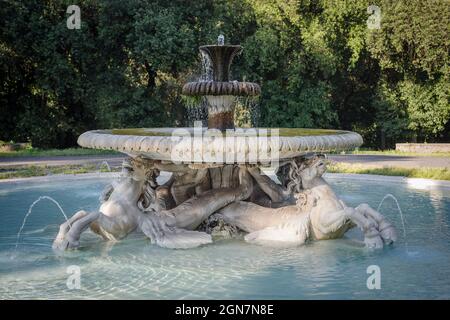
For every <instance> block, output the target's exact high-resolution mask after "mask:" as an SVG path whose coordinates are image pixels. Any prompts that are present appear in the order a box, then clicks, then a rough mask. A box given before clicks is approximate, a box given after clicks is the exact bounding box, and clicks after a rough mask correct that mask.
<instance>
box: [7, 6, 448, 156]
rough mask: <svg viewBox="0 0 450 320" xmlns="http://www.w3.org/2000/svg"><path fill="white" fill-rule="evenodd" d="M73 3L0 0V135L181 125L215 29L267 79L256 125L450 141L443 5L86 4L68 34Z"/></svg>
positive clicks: (71, 137)
mask: <svg viewBox="0 0 450 320" xmlns="http://www.w3.org/2000/svg"><path fill="white" fill-rule="evenodd" d="M72 2H73V1H68V0H28V1H19V0H17V1H16V0H4V1H2V5H1V6H0V81H1V87H0V107H1V112H0V140H15V141H31V142H32V144H33V145H34V146H39V147H67V146H73V145H75V144H76V138H77V137H78V135H79V134H81V133H82V132H84V131H86V130H89V129H96V128H113V127H114V128H119V127H152V126H158V127H161V126H180V125H185V124H186V120H185V119H186V117H185V113H186V109H185V106H184V105H183V99H182V97H181V87H182V85H183V84H184V83H185V82H187V81H189V80H192V79H194V78H195V77H198V75H199V72H200V70H199V67H200V58H199V54H198V46H199V45H202V44H208V43H214V42H216V39H217V36H218V35H219V34H220V33H223V34H224V35H225V37H226V43H232V44H237V43H240V44H242V45H243V46H244V51H243V55H242V56H241V57H240V58H239V59H236V61H235V64H234V66H233V70H232V71H233V75H234V77H235V78H237V79H238V80H243V79H245V80H247V81H254V82H257V83H259V84H260V85H261V87H262V96H261V98H260V100H259V104H260V108H259V109H260V110H261V117H260V123H259V124H260V125H261V126H282V127H312V128H314V127H322V128H341V129H348V130H355V131H357V132H359V133H361V134H362V135H363V138H364V139H365V142H366V145H367V146H372V147H383V148H384V147H388V146H392V145H393V143H395V142H403V141H448V140H449V139H450V134H449V132H450V123H449V118H450V102H449V97H450V81H449V76H450V72H449V46H450V39H449V38H450V37H449V35H450V30H449V29H450V25H449V23H448V21H450V5H449V4H450V3H449V1H448V0H431V1H427V0H408V1H406V0H395V1H394V0H379V1H361V0H341V1H338V0H319V1H317V0H196V1H191V0H171V1H167V0H130V1H120V0H84V1H79V3H78V5H79V6H80V9H81V28H80V29H69V28H67V25H66V21H67V18H68V17H69V14H68V13H67V12H66V10H67V7H68V6H69V5H72V4H73V3H72ZM371 4H374V5H377V6H378V7H379V8H380V10H381V20H380V28H379V29H370V28H368V25H367V20H368V18H369V16H370V14H369V13H368V11H367V8H368V6H369V5H371Z"/></svg>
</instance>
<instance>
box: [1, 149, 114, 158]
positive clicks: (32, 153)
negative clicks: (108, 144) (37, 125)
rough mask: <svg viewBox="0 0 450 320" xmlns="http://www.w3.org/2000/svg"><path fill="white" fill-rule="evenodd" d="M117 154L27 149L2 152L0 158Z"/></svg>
mask: <svg viewBox="0 0 450 320" xmlns="http://www.w3.org/2000/svg"><path fill="white" fill-rule="evenodd" d="M118 154H120V153H119V152H116V151H113V150H97V149H85V148H68V149H47V150H43V149H38V148H27V149H23V150H18V151H2V152H0V157H53V156H90V155H118Z"/></svg>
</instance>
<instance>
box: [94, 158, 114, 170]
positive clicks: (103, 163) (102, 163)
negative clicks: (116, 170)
mask: <svg viewBox="0 0 450 320" xmlns="http://www.w3.org/2000/svg"><path fill="white" fill-rule="evenodd" d="M103 166H106V168H107V169H108V171H109V172H111V166H110V165H109V163H108V161H106V160H103V161H102V162H100V164H99V165H98V166H97V171H98V172H99V171H101V169H102V167H103Z"/></svg>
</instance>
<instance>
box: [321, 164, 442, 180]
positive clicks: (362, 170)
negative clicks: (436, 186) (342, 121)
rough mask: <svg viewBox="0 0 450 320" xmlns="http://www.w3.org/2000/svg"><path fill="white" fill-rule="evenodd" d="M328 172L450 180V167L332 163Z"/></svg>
mask: <svg viewBox="0 0 450 320" xmlns="http://www.w3.org/2000/svg"><path fill="white" fill-rule="evenodd" d="M328 172H332V173H359V174H377V175H384V176H402V177H407V178H425V179H435V180H450V169H447V168H398V167H384V168H371V167H368V166H363V165H360V164H349V163H337V162H336V163H331V164H329V165H328Z"/></svg>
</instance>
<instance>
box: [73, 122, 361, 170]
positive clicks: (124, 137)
mask: <svg viewBox="0 0 450 320" xmlns="http://www.w3.org/2000/svg"><path fill="white" fill-rule="evenodd" d="M266 136H267V138H265V137H266ZM362 143H363V140H362V138H361V136H360V135H359V134H357V133H355V132H350V131H341V130H328V129H291V128H251V129H247V128H242V129H240V128H237V129H236V130H229V131H227V134H226V135H225V134H223V133H222V132H220V131H218V130H211V129H210V130H206V129H205V128H139V129H110V130H93V131H88V132H85V133H83V134H82V135H81V136H80V137H79V138H78V144H79V145H80V146H82V147H85V148H93V149H108V150H116V151H120V152H122V153H125V154H128V155H130V156H133V157H134V156H142V157H144V158H149V159H157V160H167V161H172V162H181V163H263V162H268V161H274V160H283V159H289V158H292V157H296V156H300V155H303V154H306V153H310V152H316V153H321V152H330V151H344V150H351V149H354V148H356V147H359V146H360V145H361V144H362Z"/></svg>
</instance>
